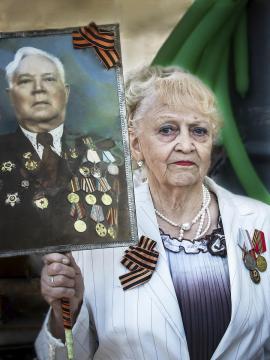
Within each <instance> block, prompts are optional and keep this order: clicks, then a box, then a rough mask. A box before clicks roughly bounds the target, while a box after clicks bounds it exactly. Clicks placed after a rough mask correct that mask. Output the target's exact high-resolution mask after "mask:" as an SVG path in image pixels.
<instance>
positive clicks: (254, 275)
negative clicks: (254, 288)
mask: <svg viewBox="0 0 270 360" xmlns="http://www.w3.org/2000/svg"><path fill="white" fill-rule="evenodd" d="M249 274H250V277H251V280H252V281H253V282H254V284H259V282H260V281H261V277H260V273H259V271H258V270H256V269H255V270H250V272H249Z"/></svg>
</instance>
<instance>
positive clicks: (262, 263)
mask: <svg viewBox="0 0 270 360" xmlns="http://www.w3.org/2000/svg"><path fill="white" fill-rule="evenodd" d="M256 265H257V269H258V270H259V271H260V272H264V271H265V270H266V269H267V261H266V259H265V257H264V256H262V255H259V256H258V257H257V259H256Z"/></svg>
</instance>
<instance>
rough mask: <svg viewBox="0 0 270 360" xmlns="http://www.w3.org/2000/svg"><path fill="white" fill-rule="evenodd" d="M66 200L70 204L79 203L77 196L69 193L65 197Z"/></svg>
mask: <svg viewBox="0 0 270 360" xmlns="http://www.w3.org/2000/svg"><path fill="white" fill-rule="evenodd" d="M67 199H68V201H69V202H70V203H71V204H76V203H78V202H79V201H80V197H79V195H78V194H76V193H74V192H72V193H69V194H68V196H67Z"/></svg>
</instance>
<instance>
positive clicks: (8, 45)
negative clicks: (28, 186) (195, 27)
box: [0, 24, 137, 257]
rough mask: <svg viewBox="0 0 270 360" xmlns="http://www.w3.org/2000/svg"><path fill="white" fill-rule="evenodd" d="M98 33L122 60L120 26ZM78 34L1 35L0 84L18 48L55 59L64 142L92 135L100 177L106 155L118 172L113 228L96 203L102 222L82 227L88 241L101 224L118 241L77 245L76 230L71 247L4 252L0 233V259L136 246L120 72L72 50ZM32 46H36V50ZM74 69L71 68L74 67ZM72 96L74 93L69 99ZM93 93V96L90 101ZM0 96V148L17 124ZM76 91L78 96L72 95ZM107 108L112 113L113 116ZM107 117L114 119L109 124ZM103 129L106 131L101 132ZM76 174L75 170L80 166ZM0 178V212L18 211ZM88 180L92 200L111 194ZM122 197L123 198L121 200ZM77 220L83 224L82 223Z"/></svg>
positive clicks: (67, 31) (84, 52)
mask: <svg viewBox="0 0 270 360" xmlns="http://www.w3.org/2000/svg"><path fill="white" fill-rule="evenodd" d="M97 29H98V30H100V31H104V32H111V33H113V34H114V46H115V50H116V52H117V53H118V54H119V56H121V48H120V35H119V25H118V24H108V25H100V26H98V27H97ZM77 30H78V28H74V27H72V28H71V27H69V28H64V29H48V30H35V31H23V32H8V33H1V34H0V81H1V82H2V83H3V81H5V80H4V77H5V74H4V68H5V66H6V65H7V63H9V62H10V61H12V59H13V57H14V53H15V52H16V51H17V50H18V49H19V48H21V47H24V46H31V47H37V48H38V49H41V50H43V51H47V52H48V53H49V54H53V55H54V56H56V57H57V58H60V60H61V62H62V63H63V65H64V68H65V71H66V74H67V82H68V83H69V84H70V86H71V91H70V98H69V101H68V105H67V118H66V120H65V126H68V127H69V135H70V136H69V141H71V142H72V141H73V140H74V137H75V139H76V141H77V138H78V137H80V136H81V137H82V138H87V136H88V135H89V134H91V139H92V137H93V138H94V139H95V141H94V147H95V149H94V150H95V151H96V152H97V153H98V155H99V158H100V163H101V168H102V169H101V173H102V174H103V170H104V169H103V167H104V166H106V165H107V164H108V163H109V162H110V161H111V162H112V161H113V160H112V159H111V160H110V159H107V160H106V159H105V158H104V156H103V155H104V153H105V152H109V153H111V155H112V158H114V161H115V163H114V164H116V165H117V166H118V169H120V170H119V171H120V173H119V175H117V176H116V177H119V178H120V180H119V181H118V185H115V187H116V188H117V186H118V190H115V193H113V194H112V195H111V194H110V195H111V198H112V201H114V200H115V202H116V204H117V210H116V212H117V215H116V216H118V220H116V221H117V224H115V223H112V225H110V222H109V220H108V211H107V210H108V208H107V207H106V205H104V204H101V203H100V204H101V205H100V204H98V206H99V208H98V210H100V209H101V210H104V211H103V217H104V220H103V221H101V220H100V219H101V218H100V219H99V220H98V221H94V224H92V225H93V226H92V227H91V228H90V229H89V227H88V224H87V230H86V231H85V233H86V234H89V235H91V236H93V231H92V230H93V229H94V228H95V225H96V224H97V223H103V222H104V223H106V224H105V228H106V230H107V229H108V228H109V226H111V227H114V228H115V227H117V230H116V231H117V237H114V238H113V237H110V236H109V235H108V232H107V233H106V235H105V236H104V237H101V236H99V237H97V234H95V240H94V241H92V240H91V239H90V237H89V239H87V240H86V238H84V239H83V240H81V233H79V232H78V231H77V232H76V233H74V232H73V234H75V240H74V242H73V240H72V241H71V242H70V240H69V241H68V243H65V244H63V243H61V241H60V242H59V240H57V244H53V245H52V244H51V243H49V244H46V245H44V244H43V242H42V246H37V245H36V244H33V245H31V244H30V245H29V244H27V247H21V246H20V247H19V248H14V247H11V248H7V247H6V245H5V246H4V247H3V242H5V236H3V232H2V236H3V238H2V239H3V240H2V246H1V243H0V257H9V256H14V255H27V254H32V253H48V252H66V251H71V250H83V249H95V248H103V247H114V246H123V247H124V246H128V245H130V244H132V243H134V242H136V241H137V225H136V219H135V203H134V193H133V180H132V170H131V156H130V149H129V138H128V125H127V120H126V107H125V94H124V82H123V73H122V67H121V64H120V63H119V64H118V65H117V66H115V67H112V68H111V69H106V68H105V66H104V64H103V63H102V61H101V59H100V58H99V57H98V56H97V53H96V52H95V50H94V48H93V47H91V48H89V47H88V48H85V49H75V48H74V47H73V45H72V33H73V32H74V31H77ZM52 40H53V41H52ZM36 44H38V46H37V45H36ZM67 44H68V45H67ZM65 46H66V48H65ZM61 49H65V52H64V54H63V55H61ZM69 52H70V53H69ZM59 54H60V55H59ZM87 57H88V60H87ZM76 58H77V60H76ZM78 58H79V60H78ZM76 61H77V68H76V66H75V65H74V64H76ZM87 61H88V64H87ZM78 64H79V65H78ZM89 64H90V65H89ZM74 66H75V69H74V68H73V67H74ZM80 66H81V68H82V70H81V73H80V72H79V71H78V68H79V67H80ZM86 66H92V68H91V70H89V74H88V75H89V79H88V87H87V86H86V84H85V83H86V82H87V79H86V77H84V76H83V75H85V74H86V71H85V69H86ZM89 69H90V68H89ZM97 69H99V70H97ZM91 71H92V73H91ZM98 71H99V72H98ZM90 75H91V76H90ZM98 76H100V77H98ZM93 79H94V80H93ZM76 81H77V83H76ZM79 81H83V85H84V90H81V91H79V90H78V89H79V85H78V83H79ZM101 83H102V84H101ZM93 84H94V85H95V86H96V89H94V90H93V88H94V85H93ZM106 84H107V85H106ZM108 84H110V89H112V90H111V91H109V90H108V92H107V93H106V86H108ZM102 85H103V86H102ZM85 89H87V90H85ZM72 91H73V92H74V93H73V94H72ZM83 91H86V94H87V95H85V97H84V98H82V92H83ZM95 91H96V93H97V95H96V96H95V97H94V95H95V94H94V92H95ZM1 92H2V94H1V95H3V96H2V99H3V100H2V101H1V100H0V134H1V135H0V144H1V138H3V137H5V135H7V134H8V133H9V132H12V131H14V130H15V125H16V123H14V120H13V124H12V120H11V119H12V116H13V118H14V114H13V115H12V107H11V106H10V105H7V107H5V106H4V104H8V99H7V95H4V94H5V91H4V89H3V87H2V90H1V89H0V93H1ZM76 92H77V94H76V95H75V93H76ZM102 92H103V94H102V96H101V95H100V94H101V93H102ZM104 92H105V94H104ZM91 96H92V98H91ZM98 96H101V98H100V99H99V98H98ZM89 98H90V100H92V101H90V102H91V106H92V108H91V109H90V107H91V106H90V105H87V106H86V105H85V107H83V106H82V104H86V99H89ZM104 99H106V104H104ZM107 100H108V101H110V106H109V105H108V104H107ZM76 101H77V103H76ZM99 102H100V103H101V104H102V106H101V105H99ZM93 104H94V105H93ZM76 106H77V107H76ZM98 108H99V109H98ZM112 109H113V111H114V112H113V111H112ZM71 110H72V111H71ZM74 114H76V116H77V115H78V114H79V115H80V118H81V120H80V121H81V122H79V125H75V124H74V123H73V120H72V117H74V116H75V115H74ZM93 114H94V115H96V116H97V117H96V118H95V122H94V123H93V122H92V126H91V116H93ZM104 114H106V116H107V118H108V119H109V121H107V120H106V118H105V117H104ZM87 117H90V119H89V120H88V121H87V120H86V118H87ZM112 118H113V120H111V119H112ZM106 121H107V122H106ZM66 124H67V125H66ZM77 124H78V120H77ZM80 126H81V128H80ZM78 128H79V129H80V131H81V132H80V134H78V131H77V129H78ZM104 129H105V130H106V131H104ZM79 135H80V136H79ZM107 139H111V140H112V143H113V144H114V145H113V149H112V148H110V147H109V148H106V146H109V145H108V142H107V145H104V144H103V140H105V142H106V140H107ZM83 141H84V140H83ZM72 144H73V143H72ZM92 145H93V144H92ZM92 145H91V146H92ZM0 147H1V145H0ZM89 149H90V148H88V150H89ZM88 150H87V151H88ZM33 151H34V150H33ZM87 154H88V153H87ZM62 156H63V154H61V157H62ZM117 156H118V157H117ZM83 158H84V160H88V159H85V155H84V156H83ZM115 159H116V160H115ZM0 160H1V164H0V165H1V166H2V167H3V163H4V162H5V161H3V157H2V159H0ZM7 161H10V162H11V163H12V164H15V162H13V160H12V159H11V160H9V159H8V158H6V162H7ZM86 162H87V161H86ZM88 162H89V161H88ZM103 163H104V164H103ZM96 164H97V163H94V165H96ZM81 165H82V163H81V164H80V166H81ZM90 165H91V164H90ZM16 166H17V164H16ZM102 166H103V167H102ZM14 167H15V166H14ZM89 169H90V167H89ZM1 170H2V168H1ZM24 170H25V169H24ZM26 170H27V169H26ZM77 170H80V167H79V168H78V169H77ZM1 172H2V175H3V176H6V175H9V177H10V176H12V173H13V170H12V171H6V172H7V173H8V174H3V171H1ZM106 174H108V172H106ZM3 176H2V180H1V184H0V185H1V190H0V194H1V193H2V199H1V200H0V201H2V204H3V201H5V206H2V209H5V208H6V209H8V210H9V211H10V210H12V208H14V209H16V208H19V207H20V206H21V205H22V202H23V199H21V197H22V195H21V191H22V189H21V188H19V189H18V191H15V190H14V193H18V194H17V196H18V198H19V201H18V203H16V202H15V204H14V206H9V205H10V203H7V200H8V196H7V195H8V193H7V191H6V190H5V180H3ZM76 176H77V175H76ZM109 176H110V178H114V175H109ZM79 177H80V174H79V175H78V178H79ZM102 177H103V176H102ZM104 177H105V180H106V181H107V179H106V175H104ZM89 178H90V180H91V179H92V180H94V181H95V185H94V187H95V190H94V191H93V195H96V192H97V193H99V192H100V195H102V194H104V193H107V192H110V191H112V190H111V189H110V190H107V192H106V191H101V190H100V189H99V190H98V189H97V186H98V185H97V184H98V182H99V179H93V177H91V175H90V176H89ZM6 181H7V180H6ZM81 181H82V177H81V178H80V179H79V182H80V183H81ZM108 183H109V187H110V188H112V184H110V181H108ZM116 183H117V181H116ZM99 184H100V182H99ZM123 184H124V186H123ZM68 186H69V190H68V191H69V193H70V192H73V191H71V190H72V188H70V184H69V185H68ZM79 186H80V190H78V192H80V202H81V193H82V191H83V190H82V188H81V185H79ZM100 187H101V186H100ZM103 190H104V189H103ZM24 191H25V189H24ZM117 191H118V193H117ZM75 192H76V191H75ZM123 192H124V195H121V194H122V193H123ZM89 193H90V192H89ZM116 193H117V194H116ZM84 195H85V194H83V195H82V196H84ZM121 196H122V198H121ZM45 197H46V196H45ZM99 197H100V196H99ZM96 198H98V196H96ZM119 198H120V200H119ZM99 200H100V199H99ZM48 203H49V205H48V207H49V206H50V201H49V202H48ZM84 203H85V201H84ZM97 203H98V199H97ZM112 204H113V203H112ZM32 205H33V202H32ZM71 205H72V204H71ZM65 206H69V205H67V203H65ZM84 206H85V207H87V209H86V211H88V213H87V216H88V217H89V212H90V214H91V211H92V209H93V205H91V206H92V208H89V207H88V204H86V205H85V204H84ZM63 207H64V206H63ZM127 207H128V208H127ZM35 210H36V209H35ZM39 210H40V209H38V211H39ZM43 210H44V209H42V210H41V211H39V212H41V215H40V216H42V211H43ZM46 210H47V208H46V209H45V211H46ZM105 212H107V214H105ZM58 213H59V211H58ZM77 213H78V211H77ZM119 218H121V221H120V220H119ZM123 219H124V224H123ZM14 220H15V219H14ZM68 220H69V222H70V220H71V218H68ZM77 220H78V219H77ZM79 220H82V221H84V218H81V219H79ZM88 220H89V219H88ZM91 222H93V220H92V218H91V219H90V223H91ZM119 222H121V225H119ZM14 226H15V227H16V221H15V222H14ZM34 226H36V224H35V223H33V227H34ZM0 227H1V226H0ZM122 234H124V235H122ZM16 246H17V245H16Z"/></svg>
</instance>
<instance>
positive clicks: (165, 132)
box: [159, 125, 176, 135]
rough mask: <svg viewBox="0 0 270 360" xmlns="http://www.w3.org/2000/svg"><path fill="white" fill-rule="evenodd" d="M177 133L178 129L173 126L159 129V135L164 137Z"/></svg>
mask: <svg viewBox="0 0 270 360" xmlns="http://www.w3.org/2000/svg"><path fill="white" fill-rule="evenodd" d="M175 131H176V128H175V127H174V126H172V125H165V126H162V127H161V128H160V129H159V133H160V134H162V135H171V134H173V133H174V132H175Z"/></svg>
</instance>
